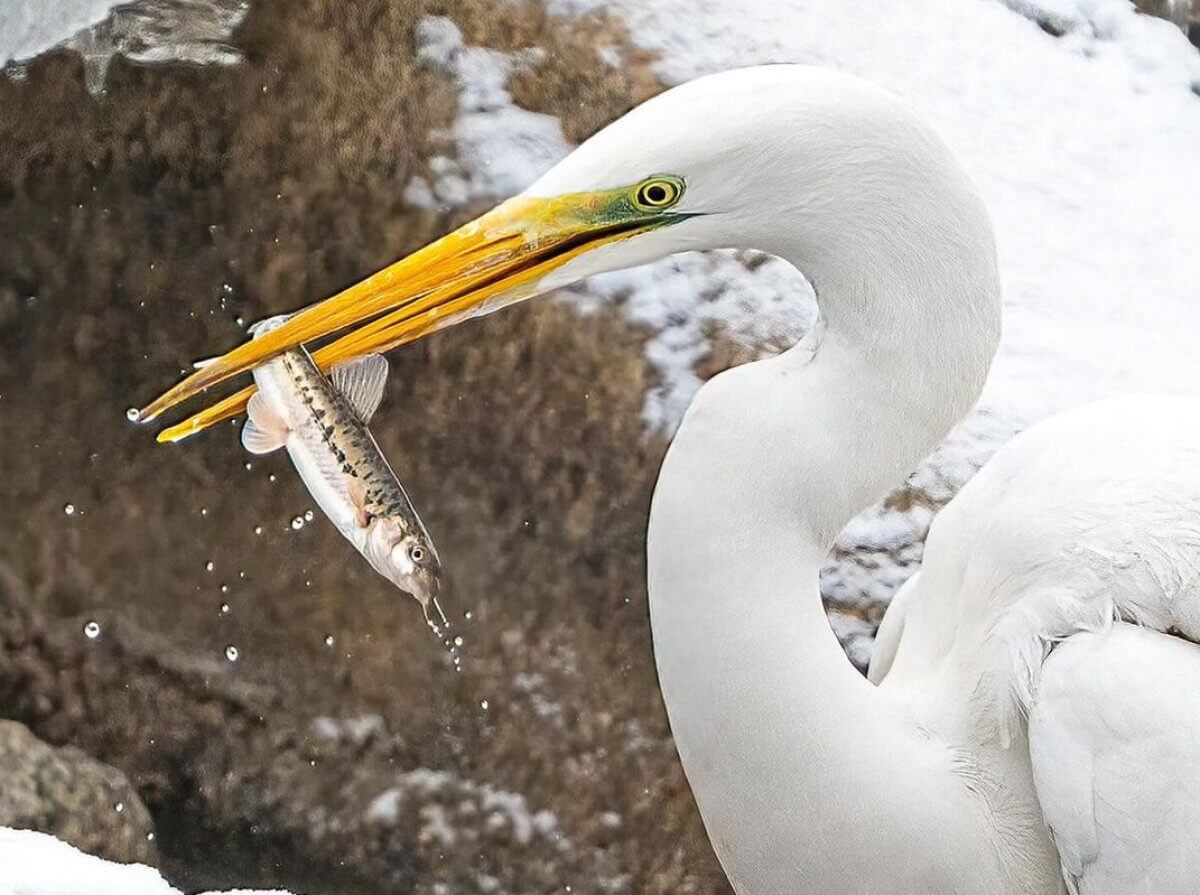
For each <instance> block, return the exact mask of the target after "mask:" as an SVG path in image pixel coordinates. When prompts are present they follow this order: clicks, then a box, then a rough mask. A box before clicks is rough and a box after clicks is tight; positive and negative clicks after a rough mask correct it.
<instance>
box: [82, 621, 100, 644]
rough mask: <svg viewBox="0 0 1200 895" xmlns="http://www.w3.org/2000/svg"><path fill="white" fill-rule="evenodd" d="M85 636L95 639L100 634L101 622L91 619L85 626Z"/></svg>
mask: <svg viewBox="0 0 1200 895" xmlns="http://www.w3.org/2000/svg"><path fill="white" fill-rule="evenodd" d="M83 636H84V637H86V638H87V639H88V640H95V639H96V638H97V637H99V636H100V623H99V622H97V621H89V622H88V623H87V624H85V625H84V626H83Z"/></svg>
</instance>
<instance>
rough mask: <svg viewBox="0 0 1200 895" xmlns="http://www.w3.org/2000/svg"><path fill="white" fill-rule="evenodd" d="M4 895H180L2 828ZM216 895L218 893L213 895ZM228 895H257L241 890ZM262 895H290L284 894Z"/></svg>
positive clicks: (50, 841) (150, 878)
mask: <svg viewBox="0 0 1200 895" xmlns="http://www.w3.org/2000/svg"><path fill="white" fill-rule="evenodd" d="M0 895H181V893H180V891H179V890H178V889H175V888H173V887H172V886H170V885H169V884H168V883H167V881H166V880H164V879H163V878H162V876H161V875H160V874H159V872H158V871H157V870H155V869H154V868H152V867H146V866H143V865H141V864H116V863H113V862H112V861H105V860H103V859H101V858H97V857H95V856H93V855H88V854H84V853H83V852H81V851H80V850H79V849H77V848H74V847H73V846H70V845H68V844H67V843H65V842H60V841H59V840H57V839H55V838H54V837H53V836H48V835H46V834H45V833H35V832H32V831H30V830H11V829H8V828H6V827H0ZM208 895H216V893H208ZM225 895H256V893H255V892H252V891H251V890H249V889H238V890H236V891H234V892H228V893H225ZM257 895H287V893H286V892H284V891H282V890H280V889H273V890H270V891H269V892H268V891H259V892H257Z"/></svg>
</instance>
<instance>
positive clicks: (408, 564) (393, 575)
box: [365, 516, 442, 611]
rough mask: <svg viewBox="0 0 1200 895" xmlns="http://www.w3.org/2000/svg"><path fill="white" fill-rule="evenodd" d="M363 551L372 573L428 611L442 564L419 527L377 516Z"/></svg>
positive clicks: (434, 598)
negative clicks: (380, 576) (373, 571)
mask: <svg viewBox="0 0 1200 895" xmlns="http://www.w3.org/2000/svg"><path fill="white" fill-rule="evenodd" d="M366 548H367V549H366V551H365V552H366V556H367V559H368V560H369V561H370V563H371V565H372V566H374V568H375V571H377V572H378V573H379V574H380V575H382V576H383V577H384V578H386V579H387V580H388V581H390V582H392V584H394V585H396V587H398V588H400V589H401V590H402V591H404V592H405V593H407V594H409V595H410V596H412V597H414V598H415V599H416V600H417V601H418V602H419V603H420V604H421V607H422V608H423V609H425V610H426V611H428V609H429V607H430V606H431V605H432V604H433V603H434V601H435V600H436V599H437V595H438V592H439V591H440V590H441V580H442V565H441V562H440V561H439V559H438V555H437V550H436V549H434V546H433V541H432V540H430V538H429V535H427V534H426V533H425V531H424V530H423V529H422V528H421V527H420V526H415V527H414V526H410V525H407V524H406V523H405V522H404V521H403V520H401V519H399V518H396V517H391V516H381V517H377V518H375V519H373V520H371V524H370V530H369V531H368V532H367V545H366Z"/></svg>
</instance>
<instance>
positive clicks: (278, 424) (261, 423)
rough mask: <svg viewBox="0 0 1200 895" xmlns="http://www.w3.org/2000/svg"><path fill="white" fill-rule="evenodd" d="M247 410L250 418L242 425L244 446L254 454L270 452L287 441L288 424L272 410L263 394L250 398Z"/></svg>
mask: <svg viewBox="0 0 1200 895" xmlns="http://www.w3.org/2000/svg"><path fill="white" fill-rule="evenodd" d="M246 412H247V413H248V414H249V416H250V419H248V420H247V421H246V425H244V426H242V447H244V448H245V449H246V450H248V451H249V452H250V453H252V454H269V453H271V451H274V450H278V449H279V448H281V447H283V446H284V444H286V443H287V437H288V429H287V425H286V424H285V423H284V422H283V420H281V419H279V417H277V416H276V415H275V414H273V413H272V412H271V410H270V408H269V407H267V402H266V399H265V398H263V396H262V395H261V394H258V393H256V394H254V395H253V396H252V397H251V398H250V403H249V404H248V405H247V406H246Z"/></svg>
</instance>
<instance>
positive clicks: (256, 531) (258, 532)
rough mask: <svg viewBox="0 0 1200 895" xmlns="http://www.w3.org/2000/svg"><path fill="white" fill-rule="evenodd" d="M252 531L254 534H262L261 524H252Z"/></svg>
mask: <svg viewBox="0 0 1200 895" xmlns="http://www.w3.org/2000/svg"><path fill="white" fill-rule="evenodd" d="M254 533H255V534H256V535H260V534H262V526H261V525H256V526H254Z"/></svg>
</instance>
